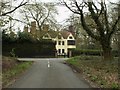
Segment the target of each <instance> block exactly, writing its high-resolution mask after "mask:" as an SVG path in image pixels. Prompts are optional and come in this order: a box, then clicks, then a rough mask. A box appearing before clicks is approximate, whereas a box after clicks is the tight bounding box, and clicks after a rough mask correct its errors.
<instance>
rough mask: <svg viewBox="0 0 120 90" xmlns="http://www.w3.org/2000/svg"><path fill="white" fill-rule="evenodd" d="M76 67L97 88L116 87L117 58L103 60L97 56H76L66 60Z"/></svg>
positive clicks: (117, 80) (117, 79)
mask: <svg viewBox="0 0 120 90" xmlns="http://www.w3.org/2000/svg"><path fill="white" fill-rule="evenodd" d="M66 62H67V63H68V64H69V65H72V66H74V67H77V68H78V69H79V70H80V72H81V73H82V74H83V76H85V78H86V79H87V80H89V81H90V82H92V83H94V84H95V85H96V87H99V88H112V89H118V88H120V87H119V77H118V59H117V58H115V59H114V60H110V61H104V60H101V58H100V57H97V56H77V57H73V58H71V59H68V60H67V61H66Z"/></svg>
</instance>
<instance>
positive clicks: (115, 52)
mask: <svg viewBox="0 0 120 90" xmlns="http://www.w3.org/2000/svg"><path fill="white" fill-rule="evenodd" d="M102 54H103V51H102V50H91V49H73V50H72V56H79V55H93V56H101V55H102ZM112 54H113V56H115V57H118V56H119V54H118V50H112Z"/></svg>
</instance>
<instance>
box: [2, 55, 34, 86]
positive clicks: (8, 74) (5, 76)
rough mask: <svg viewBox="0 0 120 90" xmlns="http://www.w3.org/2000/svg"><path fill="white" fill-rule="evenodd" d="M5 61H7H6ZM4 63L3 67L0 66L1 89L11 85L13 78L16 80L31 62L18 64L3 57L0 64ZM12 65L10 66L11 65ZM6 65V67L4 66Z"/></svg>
mask: <svg viewBox="0 0 120 90" xmlns="http://www.w3.org/2000/svg"><path fill="white" fill-rule="evenodd" d="M6 59H7V60H6ZM4 61H5V63H7V64H5V63H4V67H3V66H2V87H3V88H4V87H7V86H8V85H9V84H11V83H12V82H13V81H14V80H15V78H17V77H18V76H19V75H20V74H22V73H23V72H24V71H25V70H26V69H28V68H29V67H30V66H31V64H32V62H27V61H26V62H25V61H24V62H23V61H22V62H20V61H17V59H15V58H11V57H4V58H3V60H2V62H4ZM12 62H13V63H14V64H12V65H11V63H12ZM5 65H6V66H5Z"/></svg>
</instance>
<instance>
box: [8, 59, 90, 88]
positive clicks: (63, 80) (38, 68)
mask: <svg viewBox="0 0 120 90" xmlns="http://www.w3.org/2000/svg"><path fill="white" fill-rule="evenodd" d="M18 59H19V60H23V61H24V60H25V61H29V60H30V61H32V60H33V61H34V63H33V65H32V66H31V67H30V68H29V69H28V70H27V71H26V72H25V73H24V74H23V75H22V76H21V77H20V78H19V79H17V80H16V82H15V83H13V84H12V85H11V86H10V87H9V88H90V85H89V84H88V83H87V82H86V81H85V80H84V79H83V78H82V77H79V76H78V75H77V73H75V72H73V70H72V69H71V68H70V67H69V66H67V65H66V64H63V62H64V60H65V59H64V58H62V59H61V58H54V59H52V58H41V59H40V58H37V59H35V58H22V59H21V58H18ZM66 59H67V58H66Z"/></svg>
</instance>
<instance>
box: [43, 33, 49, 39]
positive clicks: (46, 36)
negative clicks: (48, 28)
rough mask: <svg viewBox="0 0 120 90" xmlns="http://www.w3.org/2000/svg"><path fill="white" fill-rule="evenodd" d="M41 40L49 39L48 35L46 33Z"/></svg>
mask: <svg viewBox="0 0 120 90" xmlns="http://www.w3.org/2000/svg"><path fill="white" fill-rule="evenodd" d="M42 38H43V39H51V36H50V35H49V33H46V34H45V35H44V36H43V37H42Z"/></svg>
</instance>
